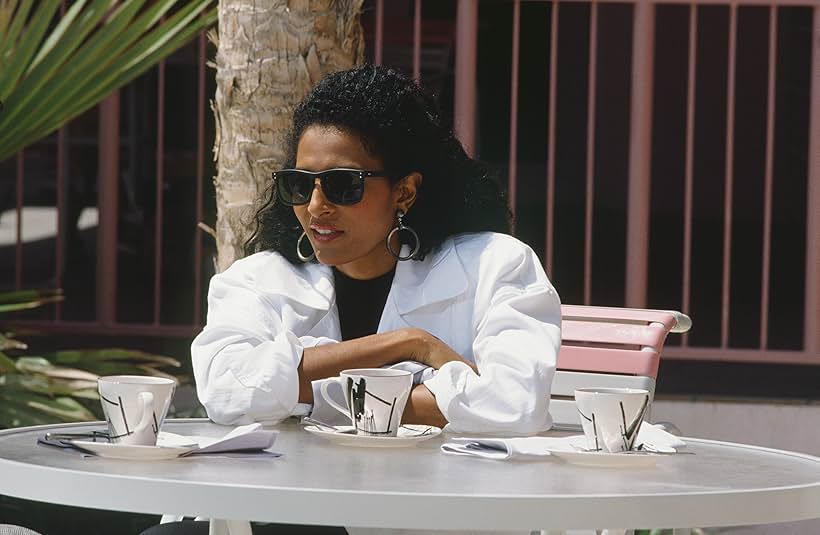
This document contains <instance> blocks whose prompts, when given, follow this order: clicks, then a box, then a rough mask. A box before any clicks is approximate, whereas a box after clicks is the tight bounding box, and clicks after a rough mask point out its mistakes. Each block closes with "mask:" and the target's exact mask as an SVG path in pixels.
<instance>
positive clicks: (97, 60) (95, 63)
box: [0, 0, 217, 310]
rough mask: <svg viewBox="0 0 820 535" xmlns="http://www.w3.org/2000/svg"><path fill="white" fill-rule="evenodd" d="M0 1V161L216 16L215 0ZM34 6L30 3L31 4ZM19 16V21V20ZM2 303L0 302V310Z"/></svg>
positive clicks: (130, 77)
mask: <svg viewBox="0 0 820 535" xmlns="http://www.w3.org/2000/svg"><path fill="white" fill-rule="evenodd" d="M59 4H60V0H43V1H41V2H37V3H32V1H31V0H23V1H22V2H20V3H19V4H18V3H17V2H7V1H6V2H0V27H2V28H7V31H4V32H3V33H0V72H3V76H0V100H4V101H5V110H4V111H3V112H0V161H2V160H4V159H6V158H8V157H9V156H11V155H12V154H14V153H15V152H17V151H18V150H20V149H21V148H23V147H25V146H26V145H28V144H30V143H32V142H34V141H36V140H38V139H40V138H42V137H44V136H46V135H48V134H49V133H51V132H53V131H54V130H56V129H57V128H59V127H60V126H62V125H63V124H65V123H66V122H68V121H69V120H71V119H72V118H74V117H76V116H77V115H79V114H81V113H83V112H84V111H86V110H88V109H89V108H91V107H92V106H94V105H96V104H97V103H99V102H100V101H101V100H102V99H103V98H105V97H106V96H107V95H108V94H110V93H111V92H113V91H115V90H116V89H118V88H120V87H122V86H123V85H125V84H127V83H128V82H130V81H131V80H133V79H134V78H136V77H137V76H139V75H140V74H142V73H143V72H145V71H146V70H147V69H148V68H149V67H151V66H153V65H154V64H156V63H157V62H158V61H160V60H161V59H163V58H165V57H167V56H168V55H169V54H171V53H172V52H174V51H175V50H177V49H178V48H179V47H181V46H182V45H184V44H185V43H186V42H187V41H189V40H190V39H192V38H193V37H195V36H196V35H197V34H198V33H200V32H201V31H203V30H205V29H207V28H208V27H210V26H212V25H213V24H214V23H215V22H216V19H217V10H216V5H217V0H155V1H154V2H151V3H149V4H148V6H147V7H145V0H93V1H86V0H78V1H77V2H74V3H73V4H72V5H71V6H70V8H69V9H68V10H67V11H66V13H65V15H64V16H63V17H62V18H61V19H59V20H57V23H56V25H53V29H52V30H51V31H50V32H49V31H48V28H49V27H50V26H51V23H52V21H54V20H55V17H56V9H57V8H58V7H59ZM32 8H33V10H32ZM24 22H26V23H25V24H24ZM0 310H1V309H0Z"/></svg>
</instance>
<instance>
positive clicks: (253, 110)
mask: <svg viewBox="0 0 820 535" xmlns="http://www.w3.org/2000/svg"><path fill="white" fill-rule="evenodd" d="M362 2H363V0H290V1H287V0H220V2H219V36H218V39H217V40H218V43H217V47H218V48H217V54H216V69H217V71H216V96H215V98H214V101H213V103H212V107H213V111H214V115H215V118H216V141H215V144H214V157H215V159H216V162H217V176H216V179H215V186H216V208H217V221H216V236H217V253H218V258H217V270H218V271H223V270H224V269H226V268H227V267H228V266H230V265H231V263H232V262H233V261H234V260H236V259H237V258H240V257H241V256H242V245H243V244H244V241H245V240H246V239H247V237H248V235H249V232H250V231H251V230H252V228H253V224H252V218H253V214H254V210H255V208H256V204H255V203H256V201H257V200H258V198H259V196H260V194H261V193H262V192H264V191H265V188H266V187H267V185H268V181H269V180H270V175H271V171H273V170H274V169H276V168H277V167H279V166H281V165H282V164H283V163H284V158H285V152H284V134H285V133H286V132H287V130H288V128H289V126H290V119H291V114H292V112H293V108H294V107H295V105H296V104H297V103H298V102H299V101H300V100H301V99H302V98H303V97H304V96H305V95H306V94H307V92H308V91H309V90H310V88H311V87H313V85H315V84H316V83H317V82H318V81H319V80H320V79H321V78H322V77H323V76H325V75H326V74H328V73H331V72H334V71H338V70H342V69H348V68H350V67H353V66H354V65H356V64H358V63H360V62H361V61H362V59H363V57H364V35H363V31H362V27H361V23H360V20H359V17H360V12H361V6H362ZM294 246H295V245H294Z"/></svg>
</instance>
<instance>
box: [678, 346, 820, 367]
mask: <svg viewBox="0 0 820 535" xmlns="http://www.w3.org/2000/svg"><path fill="white" fill-rule="evenodd" d="M663 358H664V359H674V360H709V361H719V362H747V363H759V364H803V365H811V366H818V365H820V358H817V353H811V352H808V351H785V350H784V351H777V350H761V349H716V348H711V347H675V346H669V345H667V346H664V348H663Z"/></svg>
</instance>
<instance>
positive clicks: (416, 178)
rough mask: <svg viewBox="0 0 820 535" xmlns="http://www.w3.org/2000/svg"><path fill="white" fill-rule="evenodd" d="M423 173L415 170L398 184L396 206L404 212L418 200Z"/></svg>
mask: <svg viewBox="0 0 820 535" xmlns="http://www.w3.org/2000/svg"><path fill="white" fill-rule="evenodd" d="M421 182H422V176H421V173H419V172H417V171H413V172H412V173H410V174H409V175H407V176H406V177H404V178H402V179H401V180H400V181H399V182H398V183H397V184H396V189H395V191H396V207H397V208H398V209H399V210H401V211H402V212H404V213H407V211H408V210H409V209H410V207H411V206H413V203H415V202H416V195H417V194H418V190H419V188H420V187H421Z"/></svg>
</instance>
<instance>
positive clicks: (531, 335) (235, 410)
mask: <svg viewBox="0 0 820 535" xmlns="http://www.w3.org/2000/svg"><path fill="white" fill-rule="evenodd" d="M411 326H412V327H418V328H421V329H424V330H426V331H428V332H430V333H431V334H433V335H435V336H437V337H438V338H440V339H441V340H442V341H444V342H445V343H446V344H447V345H449V346H450V347H451V348H452V349H453V350H455V351H456V352H457V353H459V354H460V355H461V356H463V357H464V358H465V359H467V360H470V361H472V362H475V363H476V364H477V366H478V369H479V372H480V375H477V374H476V373H475V372H473V371H472V369H471V368H470V367H469V366H467V365H466V364H464V363H461V362H449V363H447V364H445V365H444V366H442V367H441V369H439V370H438V371H437V372H436V373H435V375H434V376H433V377H432V378H431V379H428V380H426V381H425V382H424V384H425V385H426V386H427V388H429V389H430V391H431V392H432V393H433V394H434V395H435V397H436V403H437V404H438V407H439V409H440V410H441V412H442V414H443V415H444V417H445V418H446V419H447V421H448V422H449V424H448V426H447V430H448V431H452V432H461V433H466V432H481V433H495V434H514V435H522V434H533V433H537V432H540V431H543V430H546V429H548V428H549V426H550V425H551V423H552V422H551V420H550V416H549V412H548V403H549V391H550V385H551V383H552V378H553V374H554V371H555V362H556V357H557V355H558V349H559V346H560V343H561V327H560V326H561V309H560V302H559V299H558V294H557V293H556V291H555V289H554V288H553V286H552V284H550V282H549V280H548V279H547V276H546V274H545V273H544V270H543V268H542V267H541V263H540V262H539V260H538V257H537V256H536V255H535V253H533V251H532V250H531V249H530V248H529V247H528V246H527V245H525V244H523V243H522V242H520V241H518V240H517V239H515V238H513V237H511V236H507V235H505V234H494V233H478V234H463V235H458V236H454V237H452V238H450V239H448V240H446V241H445V243H444V244H443V245H442V246H441V247H440V248H439V249H438V250H436V251H435V252H433V253H431V254H429V255H428V256H427V257H426V258H425V260H423V261H421V262H418V261H408V262H399V263H398V265H397V266H396V273H395V276H394V279H393V284H392V286H391V288H390V292H389V294H388V296H387V302H386V303H385V307H384V312H383V313H382V317H381V321H380V323H379V328H378V332H380V333H381V332H387V331H391V330H395V329H399V328H403V327H411ZM339 340H341V334H340V329H339V315H338V311H337V308H336V305H335V292H334V288H333V274H332V272H331V269H330V268H329V267H328V266H324V265H321V264H315V263H310V264H303V265H293V264H291V263H290V262H288V261H287V260H286V259H285V258H284V257H282V256H281V255H279V254H278V253H274V252H261V253H257V254H254V255H251V256H249V257H247V258H244V259H242V260H238V261H237V262H235V263H234V264H233V265H232V266H231V267H230V268H229V269H228V270H226V271H225V272H223V273H220V274H217V275H215V276H214V277H213V278H212V279H211V284H210V289H209V292H208V320H207V325H206V326H205V328H204V330H203V331H202V332H201V333H200V334H199V335H198V336H197V337H196V339H195V340H194V342H193V344H192V346H191V356H192V359H193V370H194V376H195V378H196V386H197V393H198V395H199V400H200V401H201V402H202V404H203V405H204V406H205V408H206V410H207V411H208V415H209V416H210V418H211V419H212V420H214V421H215V422H217V423H222V424H242V423H248V422H251V421H262V422H267V423H275V422H278V421H281V420H282V419H284V418H286V417H288V416H290V415H292V414H296V413H299V412H300V409H303V408H304V407H298V405H299V404H298V403H297V398H298V393H299V382H298V375H297V366H298V365H299V362H300V360H301V358H302V350H303V348H305V347H312V346H315V345H319V344H324V343H333V342H336V341H339Z"/></svg>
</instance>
